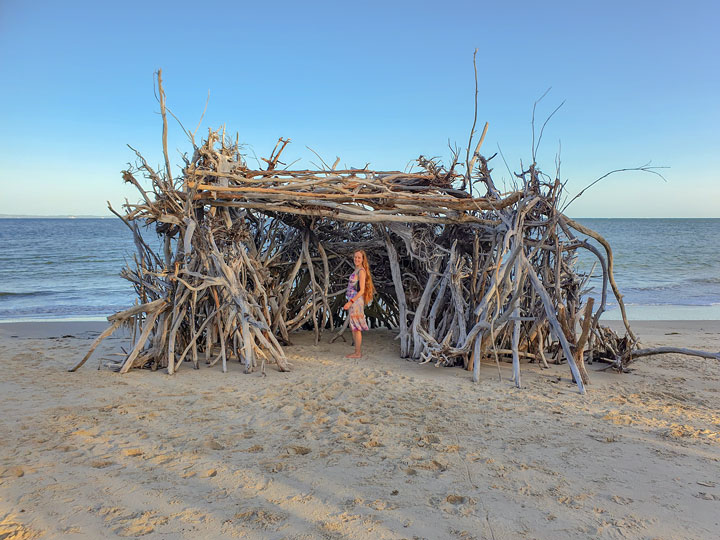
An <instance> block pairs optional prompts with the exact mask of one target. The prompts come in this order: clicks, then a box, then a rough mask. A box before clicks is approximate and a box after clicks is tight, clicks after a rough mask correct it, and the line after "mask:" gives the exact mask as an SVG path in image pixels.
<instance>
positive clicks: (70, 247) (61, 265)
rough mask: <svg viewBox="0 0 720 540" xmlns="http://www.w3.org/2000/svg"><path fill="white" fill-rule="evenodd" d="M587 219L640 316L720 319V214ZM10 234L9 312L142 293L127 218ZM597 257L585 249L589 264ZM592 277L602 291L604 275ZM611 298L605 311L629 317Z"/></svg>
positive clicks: (84, 306)
mask: <svg viewBox="0 0 720 540" xmlns="http://www.w3.org/2000/svg"><path fill="white" fill-rule="evenodd" d="M579 221H580V222H581V223H583V224H584V225H586V226H587V227H590V228H591V229H594V230H595V231H597V232H599V233H600V234H602V235H603V236H604V237H605V238H606V239H607V240H608V241H609V242H610V245H611V246H612V248H613V252H614V255H615V279H616V281H617V283H618V286H619V287H620V290H621V292H622V293H623V294H624V295H625V298H624V300H625V304H626V306H627V308H628V314H629V316H630V318H631V319H633V318H634V319H639V320H642V319H645V320H647V319H666V320H673V319H720V219H580V220H579ZM146 237H147V239H148V240H154V239H155V238H156V236H155V235H154V232H152V231H149V232H148V234H147V235H146ZM0 242H1V243H2V246H3V250H2V251H1V252H0V321H39V320H58V319H65V320H102V319H104V318H105V317H107V316H108V315H110V314H112V313H114V312H115V311H119V310H122V309H125V308H127V307H130V306H131V305H132V303H133V302H134V299H135V296H134V291H133V288H132V286H131V285H130V283H128V282H127V281H125V280H124V279H122V278H120V277H119V272H120V270H121V269H122V268H123V266H124V265H125V261H126V260H132V256H133V254H134V253H135V247H134V244H133V242H132V235H131V233H130V231H129V230H128V229H127V227H125V225H124V224H123V223H122V222H121V221H120V220H119V219H117V218H107V219H44V218H39V219H0ZM157 245H159V243H158V244H157ZM592 260H593V257H592V256H590V255H588V254H587V252H585V251H584V250H582V251H581V257H580V260H579V263H578V264H579V268H580V269H584V270H589V269H590V267H591V265H592ZM596 272H597V273H598V275H599V272H600V268H599V266H598V267H597V270H596ZM590 285H591V286H594V287H595V291H594V292H593V293H591V294H596V293H599V290H600V280H599V277H598V278H592V279H591V280H590ZM608 299H609V309H608V311H607V312H606V314H605V315H604V316H603V318H605V319H617V318H619V316H620V315H619V310H618V309H617V306H616V305H615V303H614V301H613V299H612V297H611V296H609V298H608Z"/></svg>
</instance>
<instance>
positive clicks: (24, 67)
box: [0, 0, 720, 217]
mask: <svg viewBox="0 0 720 540" xmlns="http://www.w3.org/2000/svg"><path fill="white" fill-rule="evenodd" d="M719 5H720V4H718V3H717V2H716V1H714V0H712V1H711V0H706V1H694V0H688V1H685V2H676V1H673V2H669V1H664V0H656V1H632V0H624V1H615V0H610V1H608V0H604V1H602V2H583V1H567V2H553V1H545V2H537V1H530V2H512V1H509V2H497V1H493V2H482V1H474V2H472V1H453V0H448V1H444V2H440V1H434V2H423V1H418V0H415V1H412V2H400V1H398V2H395V1H388V0H386V1H383V2H375V1H363V2H353V3H348V2H337V1H333V2H312V1H305V2H300V1H293V2H283V1H274V2H263V3H262V4H261V3H260V2H242V1H237V2H227V3H226V5H223V3H222V2H214V3H207V4H203V3H202V2H197V1H194V2H184V1H173V2H153V1H149V0H146V1H143V2H137V1H134V0H126V1H123V2H98V1H88V2H75V1H72V0H70V1H67V2H48V1H42V0H40V1H36V2H27V1H20V0H0V81H2V82H1V83H0V110H1V111H2V112H1V114H0V187H1V188H2V191H1V192H0V193H1V195H0V214H41V215H53V214H93V215H105V214H107V213H108V212H107V210H106V203H105V201H107V200H110V201H111V202H112V203H113V204H114V206H116V207H119V206H120V204H121V203H122V202H123V199H124V198H125V197H126V196H127V197H130V198H131V199H132V200H133V201H134V200H136V199H137V196H136V194H135V193H134V192H133V190H131V189H129V188H127V187H125V186H123V183H122V180H121V177H120V171H121V170H122V169H123V168H125V167H126V164H127V163H128V162H130V161H133V158H134V155H133V153H132V151H131V150H130V149H129V148H127V146H126V144H130V145H132V146H133V147H135V148H137V149H138V150H140V151H141V152H142V153H143V154H144V155H145V156H146V157H147V158H148V160H149V161H150V162H151V163H153V164H159V163H161V161H162V154H161V138H160V137H161V128H162V124H161V120H160V116H159V114H158V111H159V106H158V104H157V102H156V100H155V97H154V94H153V73H154V72H155V71H156V70H157V69H158V68H162V70H163V77H164V81H165V89H166V93H167V99H168V106H169V107H170V108H171V109H172V110H173V112H174V113H175V114H176V115H177V116H178V117H179V118H180V119H181V120H182V122H183V124H184V125H185V126H186V127H188V128H190V129H194V128H195V126H196V125H197V123H198V121H199V119H200V115H201V113H202V111H203V108H204V106H205V101H206V98H207V95H208V92H210V101H209V105H208V109H207V113H206V114H205V117H204V119H203V122H202V127H201V128H200V131H199V133H206V132H207V128H208V127H219V126H220V125H222V124H225V125H226V126H227V130H228V131H230V132H233V133H234V132H238V133H239V136H240V140H241V141H243V142H245V143H247V145H248V153H249V160H250V164H251V165H253V164H254V161H253V159H254V158H253V155H257V156H258V157H260V156H267V155H268V154H269V153H270V151H271V149H272V147H273V146H274V144H275V142H276V141H277V138H278V137H280V136H283V137H290V138H291V139H292V141H293V143H292V144H291V145H290V147H289V148H288V151H287V154H286V155H285V157H286V158H287V159H288V160H292V159H296V158H299V159H301V160H302V161H301V162H300V163H298V166H310V165H311V162H313V161H317V159H316V158H315V157H314V155H313V154H312V153H311V152H310V151H309V150H308V149H307V148H306V147H308V146H309V147H311V148H312V149H314V150H315V151H316V152H318V153H319V154H320V155H321V156H323V157H324V158H325V160H326V161H330V162H332V161H334V159H335V157H336V156H339V157H340V158H341V163H342V164H345V165H348V166H364V165H365V164H366V163H368V162H369V163H370V165H371V167H373V168H376V169H403V168H404V167H405V166H406V164H407V163H408V162H409V161H411V160H413V159H414V158H416V157H417V156H418V155H420V154H423V155H426V156H428V155H429V156H440V157H442V158H444V159H447V158H448V156H449V151H448V142H449V143H450V144H453V145H454V144H457V145H459V146H464V145H466V144H467V137H468V132H469V129H470V126H471V123H472V116H473V92H474V79H473V69H472V53H473V50H474V49H475V48H477V49H478V75H479V84H480V91H479V110H478V123H479V125H480V127H481V126H482V124H483V123H484V122H485V121H487V122H489V123H490V129H489V132H488V136H487V138H486V140H485V144H484V146H483V153H484V154H485V155H491V154H493V153H495V152H496V151H498V148H499V149H501V150H502V153H503V154H504V156H505V158H506V160H507V162H508V165H509V167H510V169H511V170H512V171H513V172H514V171H518V170H519V169H520V163H521V161H522V162H523V163H525V164H527V163H529V161H530V156H531V153H530V146H531V140H532V133H531V125H530V120H531V115H532V107H533V102H534V101H535V100H536V99H537V98H538V97H540V96H541V95H542V94H543V92H544V91H545V90H546V89H547V88H549V87H552V90H551V91H550V93H549V94H548V95H547V97H545V99H544V100H543V101H542V102H541V103H540V104H539V105H538V110H537V113H536V116H537V122H538V123H542V121H543V120H544V119H545V118H546V117H547V115H548V114H550V113H551V112H552V110H553V109H555V107H557V106H558V105H559V104H560V103H561V102H563V101H565V105H564V106H563V107H562V108H561V109H560V110H559V111H558V113H557V114H556V115H555V116H554V117H553V119H552V120H551V121H550V123H549V125H548V127H547V128H546V130H545V135H544V137H543V142H542V146H541V148H540V152H539V155H538V161H539V164H540V167H541V168H543V169H545V170H546V171H547V172H548V173H550V174H554V171H555V160H556V155H557V153H558V151H559V150H560V149H561V151H560V158H561V177H562V179H563V180H568V184H567V186H568V193H569V194H570V195H573V194H574V193H576V192H577V191H579V190H580V189H581V188H582V187H584V186H585V185H587V184H589V183H590V182H592V181H593V180H595V179H596V178H598V177H599V176H601V175H603V174H604V173H606V172H608V171H610V170H613V169H617V168H625V167H633V166H639V165H644V164H646V163H647V162H650V161H651V162H652V165H658V166H667V167H669V168H668V169H665V170H663V171H662V172H663V174H664V176H665V177H666V179H667V182H664V181H663V180H662V179H660V178H658V177H656V176H654V175H650V174H641V173H623V174H617V175H614V176H611V177H609V178H607V179H605V180H604V181H603V182H601V183H600V184H598V185H597V186H595V187H594V188H593V189H591V190H590V191H588V192H587V193H586V194H585V195H583V197H581V198H580V199H578V200H577V201H576V202H574V203H573V205H572V206H571V207H570V208H569V209H568V213H569V214H570V215H571V216H575V217H615V216H624V217H653V216H660V217H720V172H719V171H720V102H719V99H720V38H719V37H718V35H720V32H718V31H717V22H718V20H720V7H718V6H719ZM170 149H171V154H172V156H171V157H172V158H174V162H175V163H176V164H179V163H181V160H180V155H181V154H182V153H183V152H190V151H191V146H190V143H189V142H188V141H187V140H186V138H185V136H184V135H183V134H182V132H181V131H180V130H179V128H177V127H175V126H173V128H172V130H171V132H170ZM491 164H494V171H495V172H494V178H495V181H496V183H497V184H500V185H502V183H503V182H504V181H507V180H509V178H510V174H509V172H508V170H507V168H506V167H505V165H504V164H503V162H502V160H501V159H500V156H498V157H496V158H495V159H494V160H493V161H491Z"/></svg>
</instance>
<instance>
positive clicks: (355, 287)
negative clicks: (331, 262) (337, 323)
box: [343, 251, 375, 358]
mask: <svg viewBox="0 0 720 540" xmlns="http://www.w3.org/2000/svg"><path fill="white" fill-rule="evenodd" d="M353 262H354V263H355V271H354V272H353V273H352V274H351V275H350V280H349V281H348V288H347V299H348V301H347V302H346V303H345V305H344V306H343V309H346V310H348V317H350V330H352V335H353V341H354V343H355V352H354V353H353V354H348V355H347V356H346V358H360V357H362V333H363V331H364V330H367V329H368V325H367V322H366V321H365V305H367V304H369V303H370V301H371V300H372V298H373V295H374V294H375V287H374V285H373V281H372V276H371V275H370V266H369V265H368V260H367V255H366V254H365V252H364V251H356V252H355V253H354V254H353Z"/></svg>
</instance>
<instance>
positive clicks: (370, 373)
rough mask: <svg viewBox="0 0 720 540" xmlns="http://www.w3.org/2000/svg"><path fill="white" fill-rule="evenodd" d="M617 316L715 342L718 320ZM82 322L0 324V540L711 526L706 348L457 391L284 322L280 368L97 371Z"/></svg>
mask: <svg viewBox="0 0 720 540" xmlns="http://www.w3.org/2000/svg"><path fill="white" fill-rule="evenodd" d="M613 324H614V325H615V326H616V325H617V323H613ZM633 327H634V329H635V331H636V333H638V334H639V335H640V336H641V337H642V340H643V343H644V345H646V346H652V345H675V346H685V347H694V348H704V349H706V350H711V351H718V350H720V321H709V322H708V321H680V322H662V321H653V322H648V323H634V325H633ZM104 328H105V325H104V324H102V323H36V324H28V323H18V324H3V325H0V345H1V346H2V349H1V350H2V354H1V355H0V359H1V360H2V361H1V362H0V433H2V437H0V539H3V540H11V539H12V540H20V539H32V538H92V539H96V538H114V537H138V536H147V537H148V538H193V539H196V538H258V539H260V538H262V539H265V538H267V539H283V538H285V539H316V538H328V539H335V538H358V539H359V538H363V539H364V538H367V539H377V538H388V539H395V538H398V539H399V538H408V539H411V538H427V539H444V538H448V539H471V538H478V539H479V538H488V539H495V540H500V539H511V538H539V539H562V538H631V539H634V538H637V539H640V538H643V539H682V538H688V539H690V538H692V539H701V538H708V539H710V538H717V537H718V534H719V533H718V531H720V364H718V363H717V362H715V361H712V360H703V359H699V358H691V357H685V356H677V355H664V356H656V357H648V358H643V359H640V360H639V361H638V362H636V363H635V364H633V365H632V368H633V371H632V372H631V373H627V374H617V373H614V372H609V371H600V369H601V368H602V367H604V365H603V364H597V363H596V364H593V365H591V366H589V368H590V371H591V378H592V381H591V383H592V384H591V385H590V387H589V391H588V394H587V395H586V396H581V395H579V394H578V392H577V388H576V387H575V385H574V384H572V383H571V380H570V378H569V375H570V374H569V369H568V368H567V366H565V365H563V366H551V368H550V369H548V370H541V369H540V368H539V367H538V366H537V365H535V364H523V365H522V383H523V388H522V389H516V388H514V386H513V384H512V382H511V381H510V375H511V366H510V364H502V365H501V368H500V371H501V373H502V380H498V369H497V367H496V366H495V364H494V363H490V364H487V365H483V366H482V369H481V377H482V380H481V382H480V383H479V384H473V383H472V382H471V379H470V373H468V372H466V371H463V370H461V369H459V368H434V367H433V366H432V365H422V366H421V365H418V364H416V363H413V362H408V361H405V360H402V359H400V358H399V357H398V356H397V342H395V341H393V339H392V337H393V334H392V333H390V332H387V331H371V332H369V333H367V334H366V339H365V343H364V350H365V357H364V358H363V359H361V360H347V359H345V358H343V357H344V355H345V354H347V353H349V352H350V351H351V346H350V345H349V344H348V343H343V342H342V340H339V341H337V342H336V343H334V344H328V343H327V342H321V343H320V345H318V346H314V345H313V344H312V343H313V341H312V335H309V334H298V335H295V336H294V337H293V340H294V342H295V345H294V346H292V347H288V348H287V353H288V356H289V358H290V359H291V361H292V364H293V371H292V372H290V373H279V372H277V371H276V370H275V369H274V367H272V366H270V367H269V368H268V369H267V375H266V376H263V375H262V374H261V373H253V374H251V375H244V374H243V373H242V370H241V367H240V366H239V364H237V363H235V362H232V363H230V369H229V372H228V373H226V374H223V373H222V372H221V370H220V368H219V366H216V367H214V368H210V369H208V368H205V367H204V366H203V368H202V369H201V370H199V371H195V370H193V369H191V368H190V365H189V364H185V365H183V366H182V369H180V371H179V372H178V373H177V374H176V375H174V376H168V375H166V374H163V373H160V372H157V373H152V372H150V371H140V370H135V371H133V372H131V373H129V374H127V375H118V374H116V373H113V372H111V371H108V370H97V369H96V367H97V366H98V361H99V360H100V359H103V358H104V359H117V357H113V356H110V354H111V353H112V351H113V350H117V349H118V348H119V347H120V346H121V345H125V346H127V343H126V341H125V339H124V338H121V337H113V338H110V339H109V340H107V343H106V344H104V345H103V346H102V347H101V348H100V349H99V350H98V351H96V353H95V356H93V358H91V359H90V361H89V362H88V363H87V364H86V365H85V366H83V367H82V368H81V369H80V370H79V371H78V372H76V373H68V372H67V371H66V370H67V369H68V368H70V367H72V366H73V365H74V364H75V363H76V362H77V361H78V360H79V359H80V358H81V357H82V356H83V355H84V354H85V352H86V351H87V349H88V347H89V346H90V344H91V343H92V340H93V339H94V337H95V336H97V335H98V333H99V332H100V331H101V330H102V329H104ZM328 338H329V336H326V337H325V340H327V339H328ZM348 338H349V336H348Z"/></svg>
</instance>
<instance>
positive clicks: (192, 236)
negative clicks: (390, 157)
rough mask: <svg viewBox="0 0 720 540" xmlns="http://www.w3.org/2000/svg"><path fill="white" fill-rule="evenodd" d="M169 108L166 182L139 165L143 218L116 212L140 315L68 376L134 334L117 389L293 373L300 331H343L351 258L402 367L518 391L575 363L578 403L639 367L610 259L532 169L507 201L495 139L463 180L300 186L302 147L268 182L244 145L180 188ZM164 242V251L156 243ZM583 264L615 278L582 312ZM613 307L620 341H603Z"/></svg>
mask: <svg viewBox="0 0 720 540" xmlns="http://www.w3.org/2000/svg"><path fill="white" fill-rule="evenodd" d="M160 98H161V107H162V111H163V121H164V128H165V129H164V132H163V143H164V150H165V165H166V167H165V170H164V171H156V170H154V169H153V168H152V167H151V166H150V165H149V164H148V163H147V162H146V161H145V159H143V158H142V156H141V155H140V154H139V153H138V162H137V164H136V166H134V167H131V168H129V169H128V170H127V171H124V172H123V178H124V180H125V181H126V182H129V183H131V184H133V185H134V186H136V187H137V189H138V190H139V193H140V199H139V202H137V203H126V204H125V205H124V212H123V213H119V212H115V211H114V210H113V212H115V213H116V214H117V215H118V217H119V218H120V219H122V220H123V222H124V223H125V224H126V225H127V226H128V228H129V229H130V230H131V231H132V234H133V236H134V240H135V245H136V247H137V252H136V254H135V255H134V260H133V262H132V263H131V264H129V265H128V266H127V267H126V268H125V269H124V270H123V271H122V276H123V277H124V278H125V279H127V280H128V281H130V282H131V283H132V284H133V286H134V288H135V292H136V294H137V302H136V305H134V306H133V307H131V308H129V309H127V310H125V311H123V312H120V313H116V314H114V315H112V316H110V317H109V318H108V320H109V322H110V326H109V328H108V329H107V330H106V331H105V332H104V333H103V334H102V335H101V336H100V337H99V338H98V340H97V341H96V342H95V343H94V344H93V346H92V347H91V349H90V351H88V354H87V355H86V357H85V358H84V359H83V360H82V361H81V362H80V363H79V364H78V365H77V366H75V368H73V370H74V369H77V368H78V367H79V366H80V365H82V364H83V363H84V362H85V361H86V360H87V359H88V358H89V356H90V354H91V353H92V352H93V350H94V349H95V348H96V347H97V345H98V344H99V343H100V341H102V339H104V338H105V337H107V336H108V335H110V334H111V333H112V332H114V331H115V330H116V329H118V328H120V327H121V326H127V327H129V328H131V329H132V347H131V348H130V349H129V352H128V353H127V355H125V356H124V357H123V359H122V360H121V361H120V362H117V363H115V365H114V367H115V368H116V369H118V370H119V371H121V372H126V371H128V370H129V369H131V368H134V367H150V368H153V369H158V368H164V369H167V371H168V372H169V373H173V372H175V371H176V370H177V369H179V368H180V367H181V366H183V365H184V364H186V363H188V364H190V365H192V366H194V367H195V368H198V367H199V365H200V363H201V362H204V363H208V364H210V365H215V364H217V363H221V365H222V369H223V370H225V369H227V363H228V362H229V361H240V362H242V364H243V365H244V369H245V371H246V372H251V371H253V370H255V369H264V368H265V365H266V364H269V363H272V364H274V365H276V366H277V368H278V369H279V370H288V369H290V367H291V366H290V364H289V363H288V361H287V358H286V356H285V352H284V347H285V346H287V345H289V344H290V343H291V340H292V333H293V332H294V331H297V330H300V329H306V330H311V331H313V332H314V333H315V340H316V342H317V341H319V340H320V339H330V338H331V337H333V335H335V336H337V335H339V332H338V331H339V330H340V331H341V330H342V328H343V323H344V322H346V320H347V314H346V312H345V311H344V310H343V309H342V307H343V304H344V303H345V289H346V285H347V277H348V276H349V274H350V273H351V272H352V270H353V266H352V262H351V261H352V254H353V252H355V251H356V250H364V251H365V252H366V253H367V255H368V260H369V263H370V268H371V269H372V274H373V278H374V281H375V286H376V289H377V294H376V296H375V299H374V301H373V302H372V303H371V304H370V305H369V306H368V307H367V308H366V316H367V318H368V321H369V323H370V325H371V326H372V327H380V326H382V327H387V328H393V329H396V330H397V332H398V339H399V344H398V349H399V355H400V356H401V357H403V358H408V359H413V360H416V361H420V362H432V363H434V364H435V365H438V366H441V365H442V366H462V367H464V368H465V369H468V370H472V371H473V378H474V380H478V378H479V375H480V374H479V370H480V365H481V363H482V362H484V361H488V360H489V361H491V362H499V361H501V360H505V359H507V360H510V359H511V360H512V362H513V368H514V369H513V374H514V375H513V376H514V380H515V383H516V384H517V385H518V386H519V385H520V365H521V363H523V362H537V363H541V364H547V362H549V361H551V362H558V363H559V362H566V363H567V364H568V366H569V368H570V370H571V371H572V375H573V378H574V380H575V381H576V383H577V385H578V388H579V390H580V391H581V392H584V387H585V384H587V382H588V375H587V370H586V369H585V362H586V361H588V360H595V359H606V360H608V361H609V362H611V363H613V364H614V365H615V366H616V367H618V368H622V367H623V365H624V363H626V362H628V361H629V360H630V358H631V354H630V353H631V352H632V350H633V349H634V348H636V343H637V340H636V338H635V336H634V335H633V333H632V331H631V329H630V328H629V326H628V324H627V319H626V318H625V312H624V307H623V303H622V297H621V295H620V293H619V291H618V290H617V287H616V285H615V281H614V279H613V258H612V251H611V249H610V246H609V245H608V243H607V242H606V241H605V240H604V239H603V238H602V237H601V236H600V235H598V234H597V233H595V232H593V231H591V230H589V229H587V228H585V227H584V226H582V225H581V224H579V223H577V222H575V221H574V220H572V219H570V218H568V217H567V216H565V215H564V214H563V213H562V212H561V211H560V210H559V208H558V204H559V199H560V197H561V194H562V184H561V182H560V181H559V180H558V179H557V178H555V179H553V178H550V177H548V176H546V175H544V174H543V173H541V172H540V171H539V170H538V169H537V167H536V166H535V164H533V165H531V166H530V167H529V168H527V169H526V170H523V171H521V172H520V173H517V174H516V177H517V178H516V182H515V185H516V188H515V189H513V190H512V191H510V192H507V193H502V192H500V191H499V190H498V188H497V187H496V186H495V184H494V182H493V180H492V177H491V169H490V168H489V166H488V160H487V159H485V158H484V157H483V156H482V155H480V154H479V148H480V144H481V143H482V138H481V139H480V143H478V144H477V146H476V149H475V152H473V153H472V154H471V153H470V152H468V153H467V158H466V159H465V160H464V162H462V161H460V159H459V158H458V156H457V154H456V156H455V159H454V160H453V161H452V163H450V164H449V166H445V167H444V166H442V165H441V164H440V163H438V162H437V161H435V160H432V159H425V158H423V157H420V158H419V159H418V160H417V164H416V166H415V167H414V169H413V172H400V171H373V170H370V169H368V168H362V169H358V168H351V169H338V168H337V163H338V162H336V163H335V165H334V166H330V165H324V166H323V167H317V170H288V169H286V168H283V166H282V163H281V161H280V157H281V155H282V153H283V151H284V150H285V148H286V146H287V144H288V142H289V141H288V140H286V139H280V140H279V141H278V144H277V145H276V147H275V149H274V151H273V152H272V154H271V156H270V157H269V158H267V159H264V161H265V166H264V168H259V169H251V168H249V167H248V165H247V163H246V161H245V159H244V157H243V155H242V153H241V147H240V146H239V145H238V143H237V140H236V141H230V140H228V139H227V138H226V137H225V136H224V132H215V131H210V132H209V134H208V137H207V139H206V140H205V141H203V142H202V143H201V144H200V145H195V144H194V143H193V148H194V151H193V155H192V156H191V157H186V158H185V163H184V167H183V169H182V174H181V176H179V177H177V178H173V177H172V176H171V174H170V163H169V159H168V158H167V143H166V132H167V127H166V117H165V108H164V94H163V93H162V87H161V88H160ZM486 128H487V126H486ZM483 136H484V133H483ZM338 161H339V160H338ZM148 185H149V187H147V188H146V187H144V186H148ZM481 193H482V196H474V195H478V194H481ZM154 233H157V234H158V235H159V237H160V239H161V244H162V249H158V250H155V249H152V248H151V246H150V242H148V241H147V235H148V234H154ZM588 237H590V238H593V239H595V240H596V241H597V243H591V242H589V241H588ZM598 245H600V246H602V247H601V248H598V247H597V246H598ZM583 249H584V250H588V251H589V252H591V253H592V255H593V256H594V257H595V258H596V259H597V261H598V268H599V273H600V274H602V290H601V291H599V295H598V299H599V300H598V301H597V302H594V301H593V299H592V298H589V299H588V298H585V297H584V296H583V292H584V290H585V288H586V286H587V280H588V276H586V275H582V274H579V273H578V272H577V270H576V268H575V261H576V258H577V252H578V250H583ZM610 294H613V295H614V296H615V299H616V301H617V302H618V304H619V305H620V309H621V310H622V315H623V319H624V322H625V327H626V330H627V334H626V336H624V337H623V338H620V337H619V336H618V335H617V334H615V333H614V332H613V331H611V330H610V329H608V328H605V327H603V326H601V325H600V324H599V319H600V315H601V314H602V313H603V311H604V310H605V307H606V300H607V297H608V295H610ZM323 333H324V334H325V335H324V336H323Z"/></svg>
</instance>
